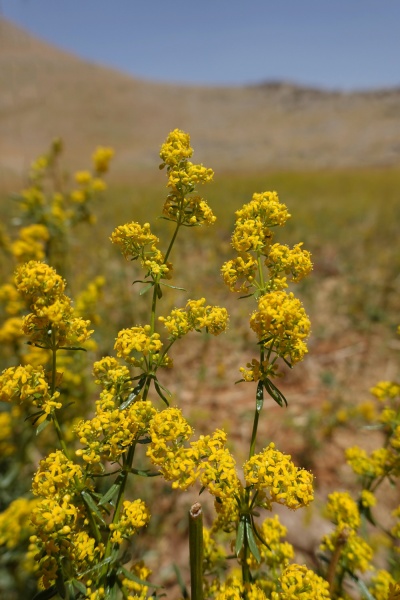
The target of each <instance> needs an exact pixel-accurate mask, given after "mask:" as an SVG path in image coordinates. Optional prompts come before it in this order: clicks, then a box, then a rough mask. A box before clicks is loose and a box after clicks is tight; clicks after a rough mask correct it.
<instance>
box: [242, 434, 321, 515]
mask: <svg viewBox="0 0 400 600" xmlns="http://www.w3.org/2000/svg"><path fill="white" fill-rule="evenodd" d="M243 470H244V476H245V479H246V483H247V485H252V486H254V487H255V488H256V489H257V490H260V491H262V490H267V491H268V492H269V498H267V501H268V502H277V503H278V504H285V505H286V506H287V507H288V508H291V509H297V508H300V507H302V506H307V505H308V504H310V502H312V501H313V500H314V492H313V485H312V484H313V476H312V474H311V473H309V472H308V471H306V470H304V469H299V468H298V467H296V466H295V465H294V464H293V463H292V461H291V457H290V455H286V454H282V452H279V451H278V450H276V449H275V444H274V443H271V444H269V446H268V447H267V448H265V449H264V450H263V451H262V452H261V453H260V454H255V455H254V456H252V457H251V458H250V459H249V460H248V461H247V462H245V464H244V467H243Z"/></svg>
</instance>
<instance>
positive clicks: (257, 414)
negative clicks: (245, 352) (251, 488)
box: [249, 348, 264, 459]
mask: <svg viewBox="0 0 400 600" xmlns="http://www.w3.org/2000/svg"><path fill="white" fill-rule="evenodd" d="M263 362H264V348H260V366H261V367H262V364H263ZM259 393H260V394H261V397H260V398H259V397H258V394H259ZM262 394H263V388H262V387H261V390H260V392H259V388H258V386H257V392H256V409H255V411H254V420H253V430H252V432H251V442H250V451H249V459H250V458H251V457H252V456H254V452H255V449H256V441H257V430H258V421H259V419H260V414H261V410H262V402H263V397H262ZM259 403H261V406H259Z"/></svg>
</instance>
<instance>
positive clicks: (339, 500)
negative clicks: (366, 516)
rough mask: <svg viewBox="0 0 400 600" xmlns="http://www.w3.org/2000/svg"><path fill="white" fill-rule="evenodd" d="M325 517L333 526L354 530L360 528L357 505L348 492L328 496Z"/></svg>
mask: <svg viewBox="0 0 400 600" xmlns="http://www.w3.org/2000/svg"><path fill="white" fill-rule="evenodd" d="M326 515H327V517H328V518H329V519H330V520H331V521H332V522H333V523H335V525H339V526H346V527H349V528H351V529H354V530H356V529H358V528H359V526H360V522H361V520H360V513H359V511H358V507H357V503H356V502H355V501H354V500H353V498H352V497H351V496H350V494H349V493H348V492H333V493H332V494H329V496H328V503H327V505H326Z"/></svg>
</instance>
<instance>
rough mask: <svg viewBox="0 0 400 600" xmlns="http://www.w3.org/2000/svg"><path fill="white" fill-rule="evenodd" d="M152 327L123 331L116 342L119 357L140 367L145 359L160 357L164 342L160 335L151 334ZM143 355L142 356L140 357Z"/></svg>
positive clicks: (115, 347)
mask: <svg viewBox="0 0 400 600" xmlns="http://www.w3.org/2000/svg"><path fill="white" fill-rule="evenodd" d="M150 331H151V328H150V325H145V326H144V327H142V326H140V325H138V326H137V327H131V328H130V329H122V330H121V331H120V332H119V333H118V336H117V339H116V340H115V345H114V349H115V350H116V351H117V356H118V357H119V358H123V359H124V360H125V361H127V362H129V363H131V364H133V365H138V366H140V365H141V364H143V362H144V360H145V357H147V356H149V355H150V354H151V355H153V358H154V355H158V353H159V352H160V350H161V348H162V345H163V344H162V342H161V340H160V335H159V334H158V333H150ZM140 355H142V356H140Z"/></svg>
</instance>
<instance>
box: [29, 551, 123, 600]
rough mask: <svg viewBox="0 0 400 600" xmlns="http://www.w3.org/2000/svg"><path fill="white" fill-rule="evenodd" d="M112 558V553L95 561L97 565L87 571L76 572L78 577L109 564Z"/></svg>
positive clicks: (113, 558)
mask: <svg viewBox="0 0 400 600" xmlns="http://www.w3.org/2000/svg"><path fill="white" fill-rule="evenodd" d="M113 560H115V557H114V555H113V554H112V555H111V556H108V557H107V558H105V559H104V560H102V561H101V562H99V563H97V565H95V566H94V567H90V569H88V570H87V571H83V573H78V576H79V577H84V576H85V575H89V573H93V571H98V570H99V569H102V568H103V567H105V566H106V565H109V564H110V563H111V562H113ZM34 600H35V599H34ZM40 600H41V599H40Z"/></svg>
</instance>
